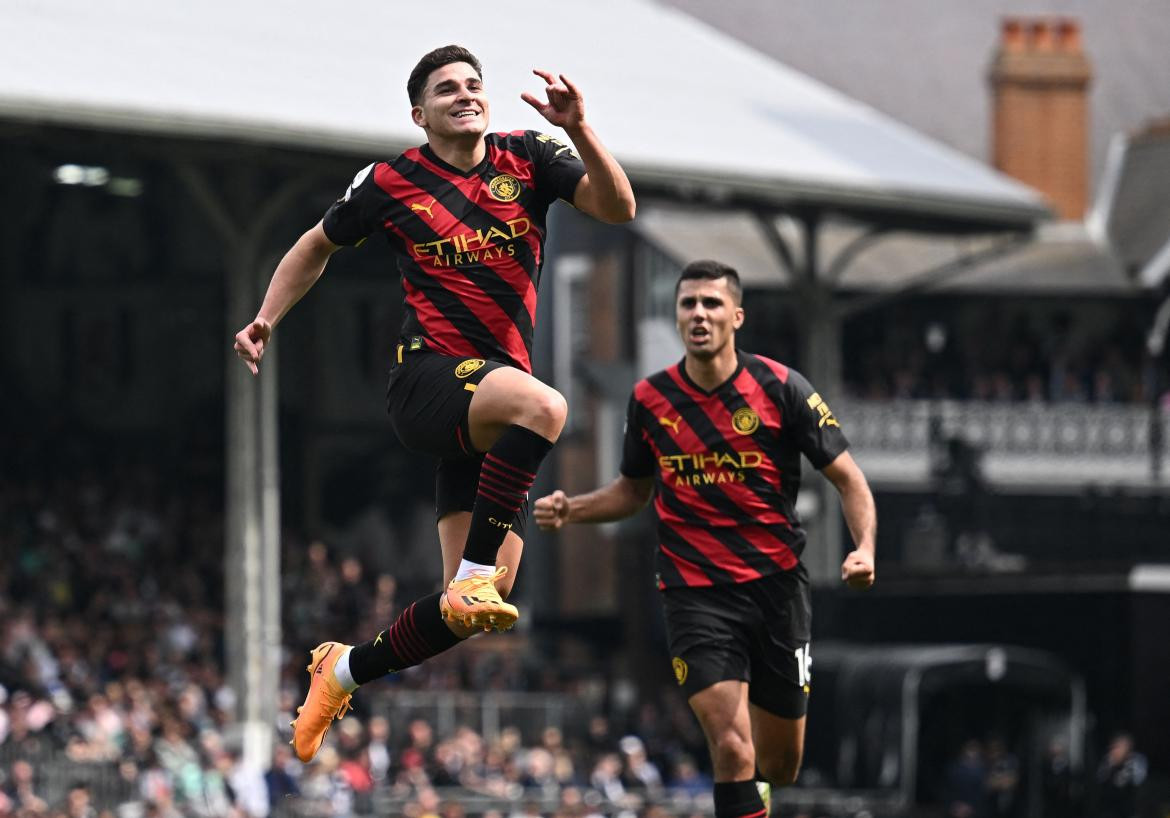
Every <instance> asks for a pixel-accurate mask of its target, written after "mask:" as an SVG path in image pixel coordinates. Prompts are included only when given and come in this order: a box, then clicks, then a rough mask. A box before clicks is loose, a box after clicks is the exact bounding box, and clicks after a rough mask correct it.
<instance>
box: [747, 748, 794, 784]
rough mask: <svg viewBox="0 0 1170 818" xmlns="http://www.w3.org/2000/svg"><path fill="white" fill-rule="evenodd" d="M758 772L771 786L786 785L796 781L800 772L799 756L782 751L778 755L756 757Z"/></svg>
mask: <svg viewBox="0 0 1170 818" xmlns="http://www.w3.org/2000/svg"><path fill="white" fill-rule="evenodd" d="M757 764H758V765H759V768H760V774H761V775H762V776H763V777H764V778H765V779H766V780H767V781H768V783H769V784H771V785H772V786H773V787H788V786H791V785H793V784H795V783H796V777H797V775H799V774H800V756H799V755H793V754H791V753H784V754H781V755H780V756H778V757H770V758H766V757H763V756H761V757H760V758H759V759H757Z"/></svg>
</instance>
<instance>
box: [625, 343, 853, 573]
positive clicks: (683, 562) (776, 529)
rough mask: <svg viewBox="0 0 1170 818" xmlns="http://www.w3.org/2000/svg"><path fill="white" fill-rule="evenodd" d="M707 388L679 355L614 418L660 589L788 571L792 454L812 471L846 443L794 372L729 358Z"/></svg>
mask: <svg viewBox="0 0 1170 818" xmlns="http://www.w3.org/2000/svg"><path fill="white" fill-rule="evenodd" d="M736 354H737V357H738V366H737V368H736V370H735V373H734V374H733V375H732V376H731V377H730V378H728V379H727V380H726V381H725V382H724V383H723V384H721V385H720V386H719V387H718V388H716V389H714V390H713V391H710V392H708V391H706V390H704V389H702V388H701V387H699V386H698V385H697V384H695V383H694V381H692V380H691V378H690V377H689V376H688V375H687V372H686V367H685V360H684V361H683V362H680V363H678V364H675V365H674V366H671V367H669V368H667V369H665V370H663V371H661V372H658V373H655V374H654V375H651V376H650V377H648V378H646V379H644V380H642V381H639V382H638V383H637V384H636V385H635V386H634V392H633V395H632V396H631V397H630V403H629V408H628V410H627V416H626V435H625V445H624V451H623V455H622V466H621V471H622V474H624V475H626V476H627V477H631V478H646V477H653V478H654V482H655V496H654V511H655V514H656V516H657V518H658V584H659V587H661V588H669V587H678V586H708V585H720V584H725V583H739V582H750V581H751V580H755V579H759V578H761V577H764V576H768V575H770V574H774V573H776V572H778V571H787V570H789V569H791V568H794V567H795V566H796V565H797V563H798V561H799V559H800V553H801V551H802V550H803V548H804V542H805V532H804V529H803V528H802V527H801V524H800V520H799V519H798V518H797V514H796V497H797V493H798V492H799V490H800V456H801V455H802V454H803V455H804V456H805V457H807V458H808V459H809V461H810V462H811V463H812V464H813V466H815V467H816V468H818V469H820V468H824V467H825V466H827V465H828V464H829V463H831V462H832V461H833V460H834V459H835V458H836V457H837V456H838V455H839V454H841V453H842V452H843V451H845V450H846V448H848V445H849V444H848V441H847V440H846V439H845V435H844V434H843V433H842V432H841V426H840V424H839V423H838V422H837V419H836V417H834V416H833V413H832V412H831V411H830V410H829V406H828V404H826V403H825V401H824V400H823V399H822V398H821V396H820V395H819V394H817V393H816V392H815V391H814V390H813V388H812V386H811V385H810V384H809V383H808V381H807V380H805V379H804V377H803V376H802V375H800V373H798V372H796V371H795V370H793V369H790V368H788V367H786V366H784V365H783V364H781V363H778V362H776V361H773V360H770V359H769V358H765V357H763V356H761V355H752V354H750V353H747V352H742V351H739V352H737V353H736Z"/></svg>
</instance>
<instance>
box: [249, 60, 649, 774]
mask: <svg viewBox="0 0 1170 818" xmlns="http://www.w3.org/2000/svg"><path fill="white" fill-rule="evenodd" d="M534 73H535V74H536V75H537V76H539V77H540V78H541V79H543V80H544V81H545V83H546V87H545V96H546V99H544V100H541V99H539V98H537V97H535V96H533V95H532V94H529V93H524V94H522V95H521V96H522V98H523V99H524V100H525V101H526V102H528V103H529V104H530V105H532V107H534V108H535V109H536V110H537V111H539V112H540V114H541V115H542V116H544V118H545V119H547V120H548V121H549V123H550V124H552V125H555V126H558V127H560V128H563V129H564V131H565V133H567V134H568V136H569V139H570V140H571V142H572V145H571V146H570V145H568V144H566V143H565V142H563V141H561V140H559V139H556V138H554V137H551V136H547V135H545V134H541V133H538V132H536V131H514V132H512V133H488V132H487V128H488V119H489V113H490V109H489V105H488V98H487V95H486V92H485V89H484V83H483V71H482V69H481V67H480V63H479V60H477V59H476V58H475V56H473V55H472V54H471V52H469V51H468V50H467V49H465V48H462V47H459V46H453V45H452V46H445V47H443V48H439V49H436V50H434V51H432V52H430V53H429V54H427V55H425V56H424V57H423V58H422V59H421V60H420V61H419V63H418V65H416V66H415V68H414V70H413V71H412V72H411V74H410V78H409V80H408V82H407V93H408V95H409V97H410V104H411V106H412V108H411V116H412V117H413V119H414V123H415V124H416V125H417V126H418V127H420V128H422V129H423V132H424V133H425V134H426V137H427V141H426V144H424V145H422V146H421V147H418V148H412V149H410V150H407V151H405V152H404V153H403V154H401V155H400V156H398V157H397V158H395V159H392V160H390V161H387V162H375V163H374V164H371V165H368V166H366V167H365V168H363V169H362V170H360V171H358V173H357V175H356V176H355V177H354V179H353V183H352V184H351V185H350V186H349V188H348V189H347V190H346V191H345V194H344V195H343V196H342V197H341V198H340V199H338V200H337V201H336V202H334V203H333V205H332V206H331V207H330V208H329V210H328V211H326V213H325V216H324V218H322V220H321V221H320V222H319V223H318V224H316V225H314V226H313V227H312V228H310V229H309V231H308V232H306V233H305V234H304V235H303V236H301V238H300V239H299V240H298V241H297V242H296V244H294V245H293V247H292V249H290V250H289V251H288V253H287V254H286V255H285V256H284V258H283V260H282V261H281V262H280V264H279V265H278V266H277V268H276V271H275V273H274V274H273V277H272V282H271V284H270V285H269V287H268V292H267V294H266V295H265V297H264V303H263V305H262V306H261V307H260V311H259V313H258V314H257V315H256V318H255V319H254V320H253V321H252V322H251V323H250V324H249V325H248V326H246V327H244V329H242V330H241V331H240V332H239V333H238V334H237V335H236V342H235V348H236V351H237V353H238V354H239V356H240V358H242V359H243V361H244V363H245V364H246V365H247V366H248V367H249V369H251V371H252V373H253V374H256V373H257V372H258V364H259V363H260V360H261V358H262V356H263V355H264V349H265V347H266V346H267V345H268V343H269V341H270V339H271V336H272V330H273V328H274V327H275V326H276V324H277V323H278V322H279V321H280V320H281V318H283V317H284V315H285V314H286V313H287V312H288V311H289V309H290V308H291V307H292V306H293V304H295V303H296V302H297V301H298V300H299V299H300V298H301V297H302V296H303V295H304V294H305V293H306V292H307V291H308V290H309V288H310V287H312V286H313V284H314V283H315V282H316V280H317V279H318V277H320V275H321V273H322V272H323V271H324V268H325V264H326V262H327V261H328V259H329V257H330V256H331V255H332V254H333V253H334V252H335V251H336V250H337V249H339V248H340V247H342V246H355V245H358V244H360V243H361V242H362V241H364V240H365V239H366V238H367V237H368V236H370V235H371V234H373V233H382V234H384V235H385V236H386V238H387V239H388V240H389V243H390V247H391V249H392V251H393V253H394V256H395V258H396V261H397V267H398V269H397V272H398V274H399V275H400V276H401V279H402V286H403V290H404V291H405V310H406V319H405V322H404V324H403V327H402V334H401V337H400V338H399V342H398V346H397V349H396V350H395V353H394V361H393V364H392V369H391V373H390V383H389V387H388V390H387V395H388V397H387V408H388V411H389V414H390V419H391V422H392V423H393V426H394V429H395V432H396V433H397V435H398V437H399V439H400V440H401V441H402V442H403V445H405V446H406V447H407V448H408V449H411V450H412V451H416V452H421V453H425V454H430V455H434V456H436V457H438V458H440V459H439V464H438V467H437V470H436V481H435V482H436V489H435V492H436V510H437V516H438V528H439V540H440V545H441V547H442V552H443V570H444V584H445V585H446V590H445V591H442V592H439V593H435V594H433V595H431V596H427V597H424V598H422V599H420V600H417V601H416V602H414V603H413V604H412V605H410V606H409V607H407V608H406V609H405V610H404V611H403V612H402V614H401V615H400V616H399V617H398V619H397V620H396V621H395V622H394V623H393V624H391V625H390V627H389V628H388V629H386V630H384V631H381V632H380V633H378V634H377V636H375V637H374V638H373V639H371V640H370V641H368V642H366V643H364V644H361V645H357V646H355V647H352V648H351V647H350V646H349V645H343V644H340V643H338V642H325V643H323V644H321V645H319V646H318V647H317V648H315V649H314V650H313V652H312V659H311V661H310V663H309V667H308V670H309V673H310V680H311V681H310V687H309V693H308V696H307V697H306V699H305V703H304V704H303V705H302V706H301V707H300V708H299V709H298V711H297V712H298V713H299V716H298V718H297V720H296V721H295V722H293V742H292V743H293V746H294V747H295V749H296V754H297V757H298V758H300V759H301V761H305V762H307V761H309V760H311V759H312V758H313V756H314V755H315V754H316V753H317V750H318V749H319V748H320V746H321V742H322V740H323V739H324V737H325V733H326V731H327V730H328V729H329V726H330V724H331V723H332V721H333V719H334V718H340V717H341V716H343V715H344V714H345V712H346V710H348V708H349V704H350V698H351V694H352V693H353V691H354V690H356V689H357V687H358V686H359V685H362V684H365V683H366V682H369V681H372V680H374V679H377V678H379V677H381V676H384V675H385V674H387V673H389V672H392V671H397V670H402V669H404V668H407V667H411V666H413V665H417V664H419V663H421V662H423V661H425V660H426V659H428V658H430V657H432V656H434V655H436V654H438V653H441V652H443V651H445V650H447V649H448V648H450V647H453V646H454V645H456V644H458V643H459V641H461V640H462V639H465V638H467V637H468V636H470V635H471V634H472V633H474V632H475V631H476V630H480V629H482V630H491V629H492V628H496V629H498V630H505V629H507V628H510V627H511V626H512V625H513V624H514V623H515V622H516V619H517V617H518V616H519V613H518V612H517V610H516V608H515V607H514V606H512V605H510V604H508V603H507V602H505V601H504V599H505V598H506V597H507V595H508V592H509V591H510V590H511V587H512V582H513V579H514V577H515V573H516V566H517V565H518V563H519V560H520V552H521V549H522V547H523V533H524V521H525V517H526V515H527V496H528V495H527V493H528V489H529V488H530V487H531V485H532V481H533V480H534V479H535V476H536V471H537V469H538V468H539V466H540V463H541V461H542V460H544V458H545V456H546V455H547V454H548V452H549V450H550V449H551V448H552V446H553V443H555V442H556V440H557V437H558V436H559V435H560V433H561V429H562V427H563V426H564V422H565V413H566V406H565V400H564V398H563V397H561V395H560V394H559V393H558V392H557V391H556V390H554V389H552V388H551V387H549V386H547V385H545V384H543V383H541V382H540V381H538V380H537V379H536V378H534V377H533V376H532V362H531V354H532V333H533V324H534V321H535V318H536V291H537V285H538V284H539V281H540V269H541V263H542V260H543V249H544V239H545V218H546V215H547V213H548V209H549V207H550V206H551V205H552V203H553V202H554V201H556V200H557V199H558V198H560V199H564V200H566V201H568V202H570V203H571V204H573V206H574V207H576V208H577V209H578V210H581V211H582V212H584V213H588V214H589V215H590V216H593V217H594V218H596V219H599V220H601V221H604V222H609V223H620V222H626V221H629V220H630V219H632V218H633V217H634V195H633V191H632V190H631V188H630V183H629V180H628V179H627V178H626V175H625V173H624V172H623V171H622V169H621V167H620V166H619V165H618V163H617V162H616V160H614V158H613V157H612V156H611V155H610V154H609V152H608V151H607V150H606V149H605V147H604V146H603V145H602V144H601V141H600V140H599V139H598V137H597V135H596V134H595V133H594V131H593V129H592V128H591V127H590V126H589V124H588V123H587V122H586V119H585V103H584V99H583V97H582V95H581V92H580V91H579V90H578V89H577V87H576V86H575V85H574V84H573V83H572V82H570V81H569V80H568V79H566V78H565V76H564V75H560V77H559V78H558V77H555V76H554V75H552V74H551V73H548V72H546V71H535V72H534ZM574 148H575V149H576V150H575V151H574Z"/></svg>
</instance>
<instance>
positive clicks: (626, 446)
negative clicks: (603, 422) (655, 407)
mask: <svg viewBox="0 0 1170 818" xmlns="http://www.w3.org/2000/svg"><path fill="white" fill-rule="evenodd" d="M639 408H640V407H639V404H638V400H637V398H635V397H634V396H633V395H630V404H629V406H628V407H627V408H626V435H625V441H624V442H623V443H622V465H621V473H622V474H624V475H625V476H626V477H630V478H633V479H635V480H640V479H642V478H645V477H653V476H654V451H653V449H651V448H650V444H649V443H648V442H647V441H646V435H645V433H644V432H643V430H642V424H641V422H640V421H639V420H638V416H639V414H640V413H639V411H638V410H639Z"/></svg>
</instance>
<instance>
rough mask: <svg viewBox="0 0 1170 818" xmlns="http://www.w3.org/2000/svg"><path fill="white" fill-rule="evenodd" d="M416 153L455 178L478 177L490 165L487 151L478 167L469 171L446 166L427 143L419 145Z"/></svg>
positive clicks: (449, 165)
mask: <svg viewBox="0 0 1170 818" xmlns="http://www.w3.org/2000/svg"><path fill="white" fill-rule="evenodd" d="M418 151H419V153H421V154H422V155H423V156H425V157H426V158H427V161H428V162H432V163H434V164H436V165H438V166H439V167H441V168H442V169H443V170H445V171H447V172H448V173H451V174H454V175H456V176H462V177H463V178H464V179H470V178H472V177H473V176H478V175H479V174H480V173H481V172H482V171H483V170H484V168H486V167H487V166H488V165H489V164H490V160H489V158H488V156H489V152H488V151H485V152H484V155H483V159H482V160H480V163H479V164H478V165H476V166H475V167H473V168H472V169H471V170H461V169H459V168H457V167H455V166H454V165H451V164H448V163H447V162H444V161H443V160H442V159H440V158H439V155H438V154H437V153H435V152H434V150H432V149H431V144H430V143H429V142H426V143H424V144H422V145H420V146H419V149H418Z"/></svg>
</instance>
